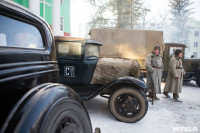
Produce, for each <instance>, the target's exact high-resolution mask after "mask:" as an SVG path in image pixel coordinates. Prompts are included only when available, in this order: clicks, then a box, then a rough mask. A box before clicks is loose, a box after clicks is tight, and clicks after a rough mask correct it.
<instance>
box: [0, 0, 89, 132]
mask: <svg viewBox="0 0 200 133" xmlns="http://www.w3.org/2000/svg"><path fill="white" fill-rule="evenodd" d="M58 71H59V69H58V64H57V61H56V51H55V44H54V37H53V35H52V33H51V29H50V27H49V26H48V24H47V23H46V22H45V21H44V20H43V19H42V18H40V17H38V16H37V15H35V14H33V13H31V12H30V11H28V10H27V9H25V8H23V7H21V6H19V5H17V4H15V3H14V2H11V1H2V0H1V1H0V105H1V111H0V126H1V128H0V132H1V133H55V132H56V133H61V132H76V133H78V132H80V133H92V126H91V122H90V119H89V116H88V113H87V111H86V109H85V107H84V105H83V102H82V100H81V98H80V97H79V96H78V95H77V94H76V93H75V92H74V91H73V90H72V89H71V88H70V87H67V86H64V85H62V84H58V78H59V75H58V74H59V73H58Z"/></svg>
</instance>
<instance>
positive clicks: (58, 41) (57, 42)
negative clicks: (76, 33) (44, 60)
mask: <svg viewBox="0 0 200 133" xmlns="http://www.w3.org/2000/svg"><path fill="white" fill-rule="evenodd" d="M67 42H76V43H80V44H81V56H80V58H66V57H63V56H58V45H59V43H67ZM55 44H56V58H60V59H64V60H83V58H84V57H83V51H84V48H83V47H84V45H83V41H70V40H69V41H65V40H56V41H55Z"/></svg>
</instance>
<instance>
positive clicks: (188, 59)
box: [163, 43, 200, 87]
mask: <svg viewBox="0 0 200 133" xmlns="http://www.w3.org/2000/svg"><path fill="white" fill-rule="evenodd" d="M175 49H181V50H182V51H183V55H184V56H183V58H182V61H183V68H184V70H185V72H186V74H185V76H184V79H183V80H184V81H185V82H189V81H191V80H194V81H195V82H196V84H197V85H198V86H199V87H200V59H199V58H195V57H194V55H188V53H187V52H188V51H187V50H188V48H187V46H186V45H185V44H179V43H165V51H164V52H163V62H164V71H163V79H164V80H165V79H166V78H167V74H168V69H169V60H170V58H171V57H172V55H173V54H174V53H173V52H174V51H175Z"/></svg>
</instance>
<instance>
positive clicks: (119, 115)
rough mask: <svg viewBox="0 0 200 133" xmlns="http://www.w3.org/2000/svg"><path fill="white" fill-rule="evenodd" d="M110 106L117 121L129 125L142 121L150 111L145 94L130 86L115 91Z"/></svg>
mask: <svg viewBox="0 0 200 133" xmlns="http://www.w3.org/2000/svg"><path fill="white" fill-rule="evenodd" d="M108 105H109V109H110V112H111V113H112V115H113V116H114V117H115V118H116V119H117V120H119V121H122V122H127V123H134V122H137V121H139V120H141V119H142V118H143V117H144V116H145V114H146V112H147V110H148V101H147V98H146V96H145V95H144V93H142V92H141V91H139V90H137V89H135V88H133V87H129V86H124V87H121V88H119V89H117V90H116V91H114V92H113V93H112V94H111V96H110V99H109V104H108Z"/></svg>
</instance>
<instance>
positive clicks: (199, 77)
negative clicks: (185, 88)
mask: <svg viewBox="0 0 200 133" xmlns="http://www.w3.org/2000/svg"><path fill="white" fill-rule="evenodd" d="M196 84H197V85H198V86H199V87H200V73H199V74H198V75H197V76H196Z"/></svg>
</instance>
